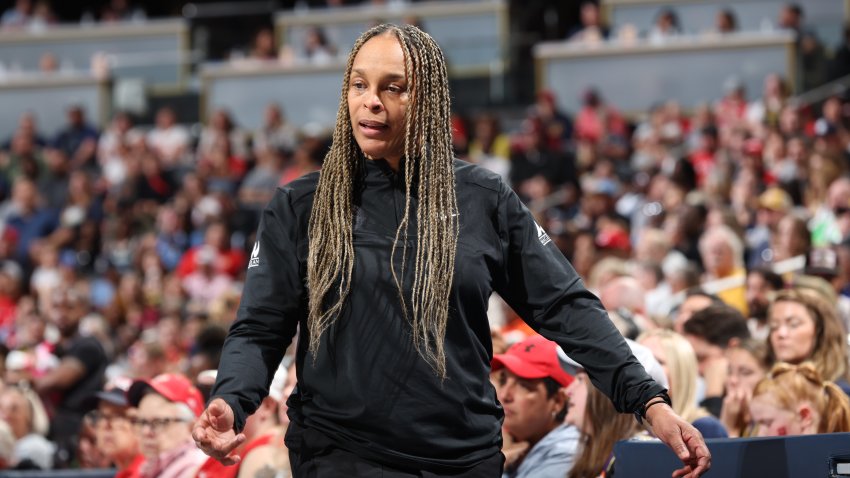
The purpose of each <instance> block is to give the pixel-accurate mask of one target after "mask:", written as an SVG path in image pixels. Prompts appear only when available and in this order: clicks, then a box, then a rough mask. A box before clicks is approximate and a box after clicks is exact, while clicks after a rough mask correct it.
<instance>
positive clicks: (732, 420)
mask: <svg viewBox="0 0 850 478" xmlns="http://www.w3.org/2000/svg"><path fill="white" fill-rule="evenodd" d="M750 394H751V392H750V391H749V390H746V389H745V388H743V387H728V389H727V390H726V395H725V396H724V397H723V409H722V410H721V411H720V421H721V422H722V423H723V426H725V427H726V430H728V431H729V436H730V437H732V435H733V434H735V435H737V434H738V427H739V426H740V425H741V424H742V423H746V421H747V415H748V414H749V410H748V407H749V403H750Z"/></svg>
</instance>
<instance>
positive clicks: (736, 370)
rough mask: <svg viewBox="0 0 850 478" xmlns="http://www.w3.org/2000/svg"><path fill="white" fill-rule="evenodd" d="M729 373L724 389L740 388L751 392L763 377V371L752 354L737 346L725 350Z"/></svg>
mask: <svg viewBox="0 0 850 478" xmlns="http://www.w3.org/2000/svg"><path fill="white" fill-rule="evenodd" d="M726 360H727V361H728V363H729V373H728V374H727V375H726V389H727V390H728V389H731V388H741V389H744V390H749V391H750V392H752V391H753V390H754V389H755V388H756V384H757V383H758V382H759V380H761V379H762V378H764V375H765V371H764V369H763V368H762V367H761V365H760V364H759V361H758V360H757V359H756V358H755V357H753V355H752V354H751V353H750V352H748V351H746V350H744V349H742V348H738V347H731V348H729V349H727V350H726Z"/></svg>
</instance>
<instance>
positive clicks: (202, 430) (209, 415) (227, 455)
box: [192, 398, 245, 465]
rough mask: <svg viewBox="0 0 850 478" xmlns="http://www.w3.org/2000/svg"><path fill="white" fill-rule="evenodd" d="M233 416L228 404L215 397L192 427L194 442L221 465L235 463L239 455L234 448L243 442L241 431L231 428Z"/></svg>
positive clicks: (243, 437)
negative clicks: (237, 431)
mask: <svg viewBox="0 0 850 478" xmlns="http://www.w3.org/2000/svg"><path fill="white" fill-rule="evenodd" d="M233 425H234V416H233V410H232V409H231V408H230V405H228V404H227V402H225V401H224V400H222V399H220V398H216V399H215V400H213V401H212V402H210V405H209V406H208V407H207V409H206V410H204V413H202V414H201V416H200V417H198V420H197V421H196V422H195V427H194V428H193V429H192V438H194V439H195V444H196V445H197V446H198V448H200V449H201V450H202V451H203V452H204V453H206V454H207V455H209V456H211V457H213V458H215V459H216V460H218V461H220V462H221V463H222V464H223V465H235V464H236V463H239V461H240V460H241V457H240V456H239V455H237V454H236V453H235V452H234V450H235V449H236V448H237V447H238V446H239V445H241V444H243V443H244V442H245V435H244V434H243V433H239V434H237V433H236V432H235V431H234V430H233Z"/></svg>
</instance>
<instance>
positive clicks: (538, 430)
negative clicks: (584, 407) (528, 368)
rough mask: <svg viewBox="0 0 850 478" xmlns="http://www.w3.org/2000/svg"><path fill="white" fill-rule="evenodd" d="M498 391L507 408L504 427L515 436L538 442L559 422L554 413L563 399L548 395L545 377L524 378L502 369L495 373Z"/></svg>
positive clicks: (505, 408) (521, 439) (518, 438)
mask: <svg viewBox="0 0 850 478" xmlns="http://www.w3.org/2000/svg"><path fill="white" fill-rule="evenodd" d="M496 393H497V396H498V397H499V401H501V402H502V407H503V408H504V410H505V424H504V426H505V429H506V430H507V431H508V433H510V434H511V436H513V437H514V438H515V439H517V440H519V441H529V442H531V443H536V442H537V441H539V440H540V439H541V438H543V437H544V436H546V434H547V433H549V432H550V431H551V430H552V429H554V428H555V427H556V426H557V425H558V424H557V423H555V420H554V414H556V413H557V412H558V410H560V407H563V401H561V402H560V404H559V403H558V399H557V398H556V396H555V395H553V396H552V397H549V396H548V393H547V392H546V385H544V384H543V380H542V379H539V378H538V379H527V378H522V377H519V376H517V375H515V374H513V373H511V372H509V371H508V370H506V369H504V368H503V369H501V370H499V371H498V372H497V373H496Z"/></svg>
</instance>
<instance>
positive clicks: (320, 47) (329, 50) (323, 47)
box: [303, 26, 336, 65]
mask: <svg viewBox="0 0 850 478" xmlns="http://www.w3.org/2000/svg"><path fill="white" fill-rule="evenodd" d="M303 57H304V58H305V59H306V60H307V61H308V62H309V63H312V64H315V65H326V64H328V63H331V62H332V61H333V60H334V58H336V47H335V46H333V45H332V44H331V42H330V40H329V39H328V36H327V34H326V33H325V30H324V28H322V27H321V26H313V27H310V28H308V29H307V33H306V36H305V37H304V51H303Z"/></svg>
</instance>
